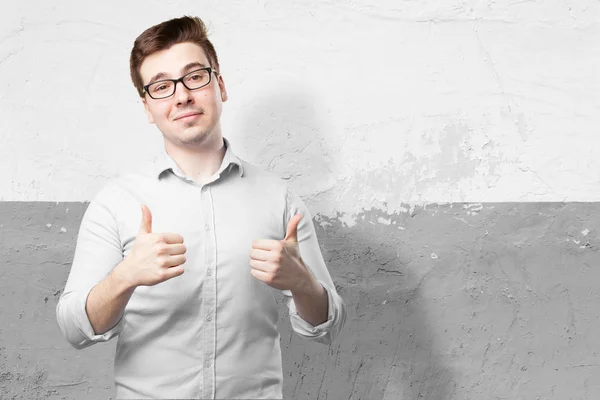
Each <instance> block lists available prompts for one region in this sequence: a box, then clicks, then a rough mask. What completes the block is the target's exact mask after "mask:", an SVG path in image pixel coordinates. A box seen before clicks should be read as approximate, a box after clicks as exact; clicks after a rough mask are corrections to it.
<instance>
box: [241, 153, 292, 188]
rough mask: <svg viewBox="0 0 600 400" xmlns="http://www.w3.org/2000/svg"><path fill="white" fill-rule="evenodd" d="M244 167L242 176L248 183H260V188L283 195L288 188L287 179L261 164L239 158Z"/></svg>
mask: <svg viewBox="0 0 600 400" xmlns="http://www.w3.org/2000/svg"><path fill="white" fill-rule="evenodd" d="M239 160H240V162H241V163H242V166H243V169H244V177H243V179H244V180H246V182H248V183H249V184H257V185H260V188H261V190H263V191H269V192H270V193H281V194H282V195H285V194H286V193H287V191H288V190H289V184H288V181H287V180H285V179H283V178H282V177H281V176H279V175H277V174H276V173H274V172H271V171H267V170H266V169H264V168H263V167H261V166H258V165H256V164H252V163H250V162H248V161H246V160H242V159H239Z"/></svg>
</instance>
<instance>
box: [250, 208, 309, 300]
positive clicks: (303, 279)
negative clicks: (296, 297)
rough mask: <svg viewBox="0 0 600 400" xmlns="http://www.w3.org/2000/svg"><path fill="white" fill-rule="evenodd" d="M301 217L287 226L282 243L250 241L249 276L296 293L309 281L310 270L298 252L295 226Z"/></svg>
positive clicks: (267, 240) (296, 226)
mask: <svg viewBox="0 0 600 400" xmlns="http://www.w3.org/2000/svg"><path fill="white" fill-rule="evenodd" d="M301 219H302V214H296V215H295V216H294V217H293V218H292V219H291V220H290V222H289V223H288V226H287V232H286V235H285V238H284V239H283V240H269V239H259V240H254V241H253V242H252V250H251V251H250V267H251V269H250V274H252V276H253V277H255V278H256V279H258V280H260V281H262V282H264V283H266V284H267V285H269V286H271V287H274V288H275V289H279V290H290V291H292V292H294V291H297V290H299V289H300V288H302V286H304V285H306V284H307V283H308V282H310V279H311V277H312V275H311V273H310V271H309V270H308V268H307V267H306V265H305V264H304V262H303V261H302V258H301V257H300V252H299V250H298V224H299V223H300V220H301Z"/></svg>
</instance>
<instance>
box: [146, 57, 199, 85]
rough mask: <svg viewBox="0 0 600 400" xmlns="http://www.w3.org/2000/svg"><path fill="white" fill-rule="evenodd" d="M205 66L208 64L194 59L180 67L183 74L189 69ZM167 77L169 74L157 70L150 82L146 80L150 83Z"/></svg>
mask: <svg viewBox="0 0 600 400" xmlns="http://www.w3.org/2000/svg"><path fill="white" fill-rule="evenodd" d="M206 67H208V65H204V64H202V63H201V62H198V61H194V62H191V63H189V64H187V65H186V66H185V67H183V68H181V75H185V74H186V73H188V72H189V71H191V70H192V69H194V68H206ZM168 77H169V74H167V73H166V72H159V73H158V74H156V75H154V76H153V77H152V78H151V79H150V82H148V83H147V85H150V84H151V83H154V82H156V81H158V80H160V79H166V78H168Z"/></svg>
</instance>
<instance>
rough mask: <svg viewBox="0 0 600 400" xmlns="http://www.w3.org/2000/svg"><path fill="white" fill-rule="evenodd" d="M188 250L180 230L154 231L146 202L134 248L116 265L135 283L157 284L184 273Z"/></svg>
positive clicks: (131, 284)
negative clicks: (175, 231) (168, 231)
mask: <svg viewBox="0 0 600 400" xmlns="http://www.w3.org/2000/svg"><path fill="white" fill-rule="evenodd" d="M185 251H186V248H185V245H184V244H183V237H182V236H181V235H180V234H178V233H152V214H151V213H150V209H149V208H148V207H147V206H146V205H142V223H141V224H140V230H139V232H138V234H137V236H136V238H135V242H134V243H133V247H132V249H131V252H130V253H129V255H128V256H127V257H126V258H125V259H124V260H123V262H121V263H120V264H119V265H118V266H117V267H116V268H115V269H119V271H118V274H119V276H120V277H121V278H122V279H123V280H124V281H126V282H127V283H128V285H130V286H132V287H137V286H152V285H156V284H157V283H161V282H164V281H166V280H169V279H171V278H174V277H176V276H179V275H181V274H183V266H182V264H183V263H185V260H186V259H185V256H184V253H185ZM115 272H116V271H115Z"/></svg>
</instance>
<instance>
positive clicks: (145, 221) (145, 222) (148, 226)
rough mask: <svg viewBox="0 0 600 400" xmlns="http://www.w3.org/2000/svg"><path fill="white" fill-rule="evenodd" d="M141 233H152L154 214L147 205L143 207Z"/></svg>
mask: <svg viewBox="0 0 600 400" xmlns="http://www.w3.org/2000/svg"><path fill="white" fill-rule="evenodd" d="M139 233H152V213H151V212H150V209H149V208H148V206H147V205H145V204H143V205H142V222H141V223H140V230H139Z"/></svg>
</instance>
